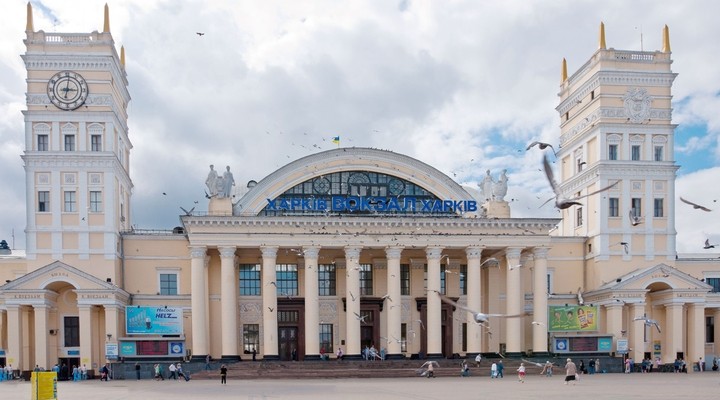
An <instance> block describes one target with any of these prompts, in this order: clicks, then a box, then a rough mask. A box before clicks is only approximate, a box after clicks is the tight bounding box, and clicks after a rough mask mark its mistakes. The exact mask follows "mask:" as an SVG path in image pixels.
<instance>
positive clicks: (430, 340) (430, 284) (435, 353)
mask: <svg viewBox="0 0 720 400" xmlns="http://www.w3.org/2000/svg"><path fill="white" fill-rule="evenodd" d="M442 251H443V248H442V247H428V248H426V249H425V254H426V256H427V321H426V323H425V329H426V331H427V356H428V357H430V358H431V357H442V314H441V311H442V306H441V300H440V296H438V293H440V257H442Z"/></svg>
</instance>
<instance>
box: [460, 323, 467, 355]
mask: <svg viewBox="0 0 720 400" xmlns="http://www.w3.org/2000/svg"><path fill="white" fill-rule="evenodd" d="M461 333H462V351H467V322H463V323H462V332H461Z"/></svg>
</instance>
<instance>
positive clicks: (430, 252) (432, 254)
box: [425, 246, 444, 260]
mask: <svg viewBox="0 0 720 400" xmlns="http://www.w3.org/2000/svg"><path fill="white" fill-rule="evenodd" d="M443 249H444V248H443V247H440V246H432V247H426V248H425V255H426V256H427V259H428V260H440V257H442V251H443Z"/></svg>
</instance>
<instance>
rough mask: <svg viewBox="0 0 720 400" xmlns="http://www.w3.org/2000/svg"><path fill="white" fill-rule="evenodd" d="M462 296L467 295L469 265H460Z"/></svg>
mask: <svg viewBox="0 0 720 400" xmlns="http://www.w3.org/2000/svg"><path fill="white" fill-rule="evenodd" d="M460 294H461V295H466V294H467V265H465V264H463V265H460Z"/></svg>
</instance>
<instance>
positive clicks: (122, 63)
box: [120, 46, 125, 68]
mask: <svg viewBox="0 0 720 400" xmlns="http://www.w3.org/2000/svg"><path fill="white" fill-rule="evenodd" d="M120 66H121V67H123V68H125V46H120Z"/></svg>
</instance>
